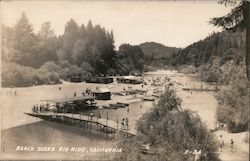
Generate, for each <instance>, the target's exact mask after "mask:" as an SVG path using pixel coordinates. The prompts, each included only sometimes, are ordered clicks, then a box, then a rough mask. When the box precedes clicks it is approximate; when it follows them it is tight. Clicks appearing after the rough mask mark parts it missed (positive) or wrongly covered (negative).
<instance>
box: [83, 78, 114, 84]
mask: <svg viewBox="0 0 250 161" xmlns="http://www.w3.org/2000/svg"><path fill="white" fill-rule="evenodd" d="M85 81H86V83H100V84H109V83H113V78H112V77H89V78H86V79H85Z"/></svg>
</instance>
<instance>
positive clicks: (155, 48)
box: [139, 42, 181, 67]
mask: <svg viewBox="0 0 250 161" xmlns="http://www.w3.org/2000/svg"><path fill="white" fill-rule="evenodd" d="M139 46H140V48H141V49H142V51H143V53H144V61H145V64H147V65H153V66H158V67H163V66H164V65H169V64H171V63H172V62H171V61H172V60H173V59H171V58H172V57H175V56H176V54H177V53H178V52H179V51H180V50H181V49H180V48H176V47H167V46H164V45H162V44H159V43H155V42H145V43H142V44H140V45H139Z"/></svg>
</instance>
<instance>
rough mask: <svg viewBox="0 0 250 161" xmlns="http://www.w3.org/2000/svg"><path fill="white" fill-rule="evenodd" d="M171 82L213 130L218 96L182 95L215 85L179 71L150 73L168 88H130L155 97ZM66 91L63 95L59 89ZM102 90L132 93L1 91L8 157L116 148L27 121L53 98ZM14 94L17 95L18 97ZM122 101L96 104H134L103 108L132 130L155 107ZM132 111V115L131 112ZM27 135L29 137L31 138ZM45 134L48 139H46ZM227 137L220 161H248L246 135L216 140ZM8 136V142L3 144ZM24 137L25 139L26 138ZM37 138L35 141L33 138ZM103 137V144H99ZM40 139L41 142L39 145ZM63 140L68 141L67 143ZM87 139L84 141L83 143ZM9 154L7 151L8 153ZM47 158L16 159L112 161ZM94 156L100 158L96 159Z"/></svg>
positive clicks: (74, 87) (68, 86) (79, 87)
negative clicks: (40, 150)
mask: <svg viewBox="0 0 250 161" xmlns="http://www.w3.org/2000/svg"><path fill="white" fill-rule="evenodd" d="M166 76H168V77H169V78H171V80H170V82H172V83H173V84H174V88H175V89H176V92H177V95H178V96H179V97H180V98H181V99H182V108H187V109H191V110H192V111H194V112H197V113H198V115H199V116H200V117H201V119H202V120H203V121H204V123H205V124H206V125H207V126H208V128H209V129H213V128H215V126H216V120H215V112H216V108H217V101H216V99H215V97H214V94H215V93H214V92H208V91H204V92H198V93H197V92H192V93H191V92H187V91H184V90H182V88H183V87H190V88H191V87H197V88H198V87H201V86H203V87H206V86H211V85H209V84H206V83H203V82H201V81H199V80H198V79H197V78H195V77H194V76H192V75H184V74H182V73H178V72H177V71H170V70H158V71H155V72H148V73H146V74H145V76H144V79H146V80H151V82H152V80H153V79H155V80H158V81H159V82H162V85H159V86H151V85H144V86H143V87H142V86H141V85H129V86H131V87H132V89H139V90H147V91H149V92H148V93H147V94H148V95H152V93H153V90H154V89H157V88H158V89H163V88H164V85H165V83H166V82H165V77H166ZM59 87H61V90H59ZM96 87H98V88H108V89H110V90H111V92H119V91H122V90H123V89H124V88H125V89H127V88H128V85H127V84H116V83H112V84H94V83H68V82H64V83H63V84H60V85H42V86H34V87H25V88H11V89H10V88H2V89H1V93H0V95H1V130H2V144H10V143H13V145H12V146H11V145H8V146H7V147H6V149H4V150H5V152H6V155H5V157H6V158H8V157H10V153H11V152H14V151H15V149H13V148H14V147H15V146H16V145H17V144H16V143H15V144H14V142H17V143H19V144H22V145H39V144H41V145H46V146H47V145H53V146H61V145H64V146H68V145H75V146H86V147H91V146H93V144H94V145H95V146H114V145H115V142H114V140H110V139H107V138H105V137H104V138H103V137H102V136H99V134H96V135H92V134H91V133H89V132H88V131H85V132H83V131H82V130H81V129H79V128H76V127H70V126H69V127H67V128H66V129H65V128H64V127H65V126H66V125H62V124H57V123H51V122H47V121H42V120H40V119H37V118H33V117H31V116H27V115H25V114H24V112H31V108H32V106H33V105H35V104H40V103H41V101H40V100H46V99H53V98H64V97H73V95H74V93H75V92H76V93H77V95H81V94H82V92H83V91H85V90H86V88H91V89H92V90H94V89H96ZM10 90H11V91H12V95H9V94H8V95H7V92H8V91H10ZM14 91H16V93H17V95H16V96H14ZM134 97H135V96H134V95H128V96H118V95H112V97H111V100H109V101H96V102H97V105H98V106H102V105H106V104H109V103H116V102H124V103H129V104H130V106H129V107H127V108H119V109H117V110H113V109H102V110H100V111H101V115H102V116H103V117H105V116H106V115H107V113H108V116H109V119H111V120H114V121H115V120H116V118H117V117H118V119H119V121H121V120H122V118H125V117H127V118H129V126H130V128H135V124H136V121H137V120H138V119H139V118H140V117H141V116H142V115H143V114H144V113H145V112H149V111H150V109H151V108H153V104H154V103H153V102H148V101H141V99H140V98H141V97H143V95H136V98H134ZM128 108H129V112H128V110H127V109H128ZM25 134H29V136H26V135H25ZM41 134H42V135H41ZM220 134H222V135H223V137H224V139H225V143H226V145H225V151H223V152H222V153H220V158H221V159H222V160H223V161H230V160H232V161H237V160H248V144H246V143H244V142H243V139H244V136H245V135H246V133H237V134H231V133H228V132H226V131H217V132H216V135H217V136H219V135H220ZM3 137H4V139H3ZM20 137H24V138H23V139H20ZM30 137H31V138H30ZM97 138H100V139H97ZM230 139H234V141H235V147H236V149H235V151H234V152H230V148H229V140H230ZM37 140H39V141H37ZM62 140H63V141H62ZM80 140H81V141H80ZM2 150H3V149H2ZM44 154H46V155H42V154H37V153H33V152H28V153H18V154H17V155H16V156H17V158H18V156H21V155H22V157H23V156H25V157H27V158H33V159H35V158H36V157H37V156H39V155H41V156H42V157H44V158H45V159H53V158H58V157H60V158H65V157H66V158H70V159H71V158H75V159H100V158H102V159H103V158H105V159H110V157H111V155H110V154H101V153H98V154H97V155H96V154H95V153H88V154H85V153H81V155H76V153H72V154H70V155H69V153H68V154H65V153H60V154H57V153H44ZM92 155H94V157H93V156H92Z"/></svg>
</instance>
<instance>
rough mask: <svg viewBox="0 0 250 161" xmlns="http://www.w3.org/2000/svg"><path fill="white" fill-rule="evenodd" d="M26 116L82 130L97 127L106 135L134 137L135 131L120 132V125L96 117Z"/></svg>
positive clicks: (63, 114) (57, 114) (54, 114)
mask: <svg viewBox="0 0 250 161" xmlns="http://www.w3.org/2000/svg"><path fill="white" fill-rule="evenodd" d="M25 114H26V115H29V116H33V117H37V118H40V119H43V120H47V121H54V122H59V123H63V124H71V125H78V126H80V127H82V128H84V127H87V128H92V127H97V130H100V131H104V132H108V133H113V134H115V133H119V134H123V135H125V136H136V131H135V130H133V129H128V130H122V127H121V125H120V123H119V122H118V121H117V122H116V121H113V120H108V119H104V118H98V117H90V116H86V115H81V114H72V113H52V112H50V113H49V112H44V113H25Z"/></svg>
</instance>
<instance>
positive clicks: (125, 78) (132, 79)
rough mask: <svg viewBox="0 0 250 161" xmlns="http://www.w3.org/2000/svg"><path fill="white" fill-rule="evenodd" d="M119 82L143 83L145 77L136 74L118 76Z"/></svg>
mask: <svg viewBox="0 0 250 161" xmlns="http://www.w3.org/2000/svg"><path fill="white" fill-rule="evenodd" d="M117 82H118V83H126V84H141V83H143V79H142V78H141V77H136V76H123V77H119V78H117Z"/></svg>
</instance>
